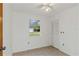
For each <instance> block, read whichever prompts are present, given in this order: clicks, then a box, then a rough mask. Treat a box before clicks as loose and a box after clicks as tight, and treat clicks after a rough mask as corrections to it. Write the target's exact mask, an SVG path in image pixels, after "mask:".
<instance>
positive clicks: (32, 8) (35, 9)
mask: <svg viewBox="0 0 79 59" xmlns="http://www.w3.org/2000/svg"><path fill="white" fill-rule="evenodd" d="M40 5H41V3H13V4H9V6H10V8H11V10H12V11H15V12H24V13H41V14H45V13H48V12H45V11H43V10H41V9H40V8H39V6H40ZM75 5H78V4H77V3H55V6H54V8H53V9H52V11H51V12H50V13H52V14H54V13H57V12H61V11H63V10H65V9H68V8H71V7H74V6H75Z"/></svg>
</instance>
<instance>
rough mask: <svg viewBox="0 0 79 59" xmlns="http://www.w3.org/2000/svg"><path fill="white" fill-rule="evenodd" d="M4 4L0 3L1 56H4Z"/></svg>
mask: <svg viewBox="0 0 79 59" xmlns="http://www.w3.org/2000/svg"><path fill="white" fill-rule="evenodd" d="M2 20H3V4H2V3H0V56H2V55H3V51H2V48H3V21H2Z"/></svg>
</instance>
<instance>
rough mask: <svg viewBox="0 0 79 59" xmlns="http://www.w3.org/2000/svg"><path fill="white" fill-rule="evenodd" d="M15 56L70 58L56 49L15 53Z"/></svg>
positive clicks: (45, 48) (49, 48) (39, 49)
mask: <svg viewBox="0 0 79 59" xmlns="http://www.w3.org/2000/svg"><path fill="white" fill-rule="evenodd" d="M13 56H68V55H67V54H65V53H63V52H61V51H59V50H58V49H56V48H54V47H51V46H49V47H43V48H37V49H33V50H29V51H22V52H18V53H13Z"/></svg>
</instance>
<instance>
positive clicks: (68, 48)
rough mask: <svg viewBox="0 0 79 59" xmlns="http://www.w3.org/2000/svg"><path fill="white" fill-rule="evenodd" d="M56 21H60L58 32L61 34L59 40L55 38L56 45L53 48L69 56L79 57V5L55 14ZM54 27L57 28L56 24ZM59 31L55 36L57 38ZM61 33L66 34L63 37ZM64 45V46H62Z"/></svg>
mask: <svg viewBox="0 0 79 59" xmlns="http://www.w3.org/2000/svg"><path fill="white" fill-rule="evenodd" d="M56 19H58V20H59V30H57V31H58V32H59V33H58V34H59V36H58V38H59V39H57V38H56V37H54V38H53V41H54V42H53V44H55V45H53V46H55V47H56V48H58V49H60V50H61V51H63V52H65V53H67V54H69V55H79V53H78V52H79V51H78V50H79V47H78V45H79V43H78V42H79V38H78V33H79V30H78V28H79V26H78V23H79V21H78V19H79V5H78V6H75V7H72V8H69V9H67V10H64V11H62V12H60V13H58V14H55V19H54V20H56ZM55 22H56V21H55ZM54 26H57V24H56V23H55V24H54ZM57 27H58V26H57ZM55 29H56V28H55ZM57 29H58V28H57ZM57 31H55V33H54V34H53V35H54V36H56V33H57ZM60 32H64V34H63V35H62V34H60ZM58 41H59V42H58ZM63 43H64V46H63V45H62V44H63ZM57 45H59V47H57Z"/></svg>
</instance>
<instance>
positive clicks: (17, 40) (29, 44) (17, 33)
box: [11, 11, 51, 52]
mask: <svg viewBox="0 0 79 59" xmlns="http://www.w3.org/2000/svg"><path fill="white" fill-rule="evenodd" d="M33 16H39V17H40V27H41V28H40V31H41V32H40V36H29V20H30V18H31V17H33ZM11 30H12V31H11V32H12V44H13V45H12V49H13V52H19V51H24V50H29V49H34V48H40V47H45V46H50V45H51V21H50V19H49V18H47V16H45V15H42V14H37V13H28V12H27V13H22V12H16V11H15V12H13V13H12V18H11Z"/></svg>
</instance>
